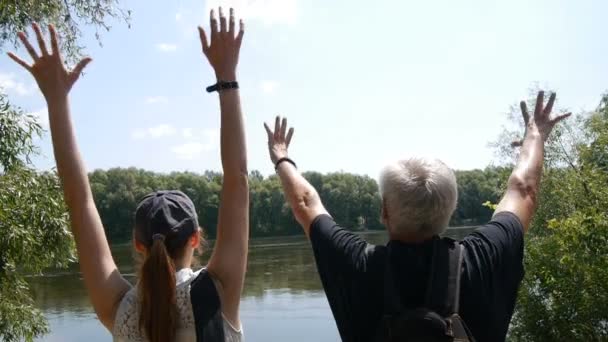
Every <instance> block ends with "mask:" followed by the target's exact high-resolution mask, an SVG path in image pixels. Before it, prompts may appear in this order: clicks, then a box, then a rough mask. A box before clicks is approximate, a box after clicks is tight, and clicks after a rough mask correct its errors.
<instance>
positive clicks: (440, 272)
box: [426, 238, 464, 316]
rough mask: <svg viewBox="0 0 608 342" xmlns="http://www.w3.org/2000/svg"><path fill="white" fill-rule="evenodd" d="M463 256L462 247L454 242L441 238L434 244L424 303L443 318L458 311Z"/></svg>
mask: <svg viewBox="0 0 608 342" xmlns="http://www.w3.org/2000/svg"><path fill="white" fill-rule="evenodd" d="M463 255H464V254H463V247H462V245H461V244H460V243H459V242H458V241H456V240H453V239H450V238H441V239H436V240H435V242H434V245H433V260H432V262H431V269H430V275H429V283H428V286H427V300H426V303H427V307H428V308H430V309H433V310H435V311H436V312H437V313H439V314H441V315H443V316H448V315H451V314H453V313H458V310H459V305H460V303H459V302H460V274H461V268H462V259H463Z"/></svg>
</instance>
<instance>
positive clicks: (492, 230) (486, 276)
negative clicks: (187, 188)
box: [265, 91, 569, 341]
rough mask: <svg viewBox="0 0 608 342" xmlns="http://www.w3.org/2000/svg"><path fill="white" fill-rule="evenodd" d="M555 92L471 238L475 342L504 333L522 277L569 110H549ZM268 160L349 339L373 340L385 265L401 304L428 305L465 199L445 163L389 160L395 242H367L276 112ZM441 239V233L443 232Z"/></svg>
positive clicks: (386, 207)
mask: <svg viewBox="0 0 608 342" xmlns="http://www.w3.org/2000/svg"><path fill="white" fill-rule="evenodd" d="M554 102H555V94H552V95H551V97H550V98H549V101H548V102H547V105H546V106H543V103H544V94H543V92H542V91H541V92H539V93H538V97H537V102H536V108H535V110H534V115H533V116H532V117H530V116H529V115H528V110H527V108H526V105H525V102H521V110H522V114H523V117H524V121H525V123H526V133H525V136H524V140H523V142H522V144H521V145H522V147H521V153H520V156H519V160H518V162H517V165H516V166H515V169H514V170H513V173H512V174H511V176H510V178H509V181H508V185H507V191H506V193H505V194H504V196H503V198H502V200H501V201H500V203H499V204H498V207H497V208H496V211H495V213H494V216H493V218H492V220H491V221H490V222H489V223H487V224H485V225H483V226H481V227H479V228H478V229H476V230H475V231H474V232H473V233H471V234H470V235H468V236H467V237H465V238H464V239H463V240H462V241H461V242H460V244H461V245H462V246H463V247H464V248H463V250H464V252H463V253H464V255H463V261H462V268H461V269H460V271H461V274H460V275H461V281H460V297H459V299H460V306H459V307H460V309H459V310H458V313H459V314H460V316H461V317H462V319H463V320H464V322H465V323H466V325H467V326H468V328H469V329H470V332H471V333H472V335H473V336H474V338H475V339H476V340H477V341H504V340H505V337H506V334H507V330H508V327H509V322H510V320H511V316H512V315H513V309H514V306H515V301H516V298H517V290H518V287H519V284H520V282H521V280H522V278H523V275H524V269H523V263H522V259H523V245H524V239H523V235H524V233H525V232H526V231H527V230H528V227H529V225H530V221H531V219H532V216H533V214H534V210H535V208H536V202H537V194H538V192H539V183H540V177H541V173H542V168H543V153H544V143H545V141H546V140H547V137H548V136H549V134H550V132H551V130H552V129H553V127H554V126H555V124H557V123H558V122H559V121H561V120H563V119H565V118H566V117H568V115H569V114H564V115H560V116H557V117H555V118H551V117H550V113H551V110H552V107H553V104H554ZM265 128H266V131H267V133H268V145H269V150H270V158H271V160H272V162H273V163H274V164H275V167H276V171H277V173H278V175H279V177H280V179H281V182H282V185H283V190H284V192H285V196H286V198H287V200H288V201H289V204H290V206H291V208H292V210H293V213H294V215H295V217H296V219H297V221H298V222H299V223H300V224H301V225H302V228H303V229H304V232H305V233H306V235H307V236H308V237H309V239H310V241H311V243H312V247H313V250H314V254H315V259H316V262H317V268H318V271H319V274H320V276H321V280H322V283H323V287H324V289H325V293H326V294H327V298H328V301H329V304H330V307H331V309H332V312H333V315H334V318H335V320H336V324H337V326H338V330H339V332H340V336H341V337H342V340H343V341H372V340H374V338H375V336H376V332H377V330H378V326H379V324H380V322H381V319H382V317H383V315H384V312H383V311H384V306H383V304H384V297H383V295H384V288H385V287H384V281H385V277H384V274H385V273H384V271H385V268H386V265H389V268H390V270H391V273H392V274H393V278H394V283H395V284H398V289H399V294H400V299H401V304H402V305H403V306H404V307H407V308H417V307H423V306H424V304H425V294H426V290H427V289H426V287H427V281H428V278H429V275H431V274H432V273H433V272H434V271H435V270H433V269H431V261H432V255H433V245H434V242H435V241H437V238H436V236H437V235H438V234H441V233H442V232H444V231H445V229H446V228H447V225H448V222H449V220H450V217H451V216H452V213H453V212H454V209H455V208H456V201H457V186H456V178H455V176H454V173H453V172H452V171H451V170H450V169H449V168H448V167H447V166H446V165H445V164H443V163H442V162H440V161H438V160H427V159H416V158H412V159H408V160H402V161H399V162H396V163H394V164H391V165H389V166H387V167H386V168H385V169H384V170H383V171H382V174H381V177H380V194H381V196H382V221H383V224H384V225H385V226H386V228H387V231H388V234H389V237H390V242H389V243H388V244H387V245H386V246H375V245H371V244H368V243H367V242H366V241H365V240H363V239H362V238H361V237H359V236H358V235H356V234H353V233H351V232H349V231H347V230H345V229H343V228H341V227H340V226H339V225H338V224H337V223H336V222H335V221H334V220H333V219H332V218H331V216H330V214H329V213H328V212H327V210H326V209H325V208H324V207H323V203H321V199H320V198H319V195H318V193H317V191H316V190H315V189H314V188H313V187H312V186H311V185H310V184H309V183H308V182H307V181H306V179H304V177H302V175H300V174H299V173H298V171H297V169H296V165H295V162H293V161H292V160H291V159H289V158H288V154H287V149H288V147H289V143H290V141H291V138H292V136H293V128H291V129H289V132H287V121H286V119H283V120H282V122H281V119H280V118H279V117H277V118H276V122H275V130H274V132H273V131H272V130H270V128H269V127H268V125H266V124H265ZM440 241H442V240H440Z"/></svg>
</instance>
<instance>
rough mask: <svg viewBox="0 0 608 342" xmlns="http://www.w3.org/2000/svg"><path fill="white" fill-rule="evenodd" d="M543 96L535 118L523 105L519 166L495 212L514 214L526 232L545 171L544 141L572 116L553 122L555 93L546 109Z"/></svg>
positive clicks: (562, 116)
mask: <svg viewBox="0 0 608 342" xmlns="http://www.w3.org/2000/svg"><path fill="white" fill-rule="evenodd" d="M544 97H545V96H544V92H542V91H539V92H538V97H537V98H536V108H535V109H534V116H533V117H532V118H530V115H529V114H528V109H527V107H526V102H524V101H522V102H521V103H520V105H521V113H522V116H523V118H524V122H525V124H526V133H525V135H524V140H523V144H522V147H521V152H520V154H519V159H518V161H517V165H515V168H514V169H513V173H512V174H511V176H510V177H509V181H508V183H507V191H506V193H505V195H504V197H503V198H502V200H501V201H500V203H498V207H497V208H496V211H495V212H494V214H495V215H496V214H497V213H499V212H502V211H509V212H512V213H514V214H515V215H516V216H517V217H518V218H519V220H520V221H521V223H522V225H523V227H524V232H526V231H527V230H528V227H529V225H530V222H531V221H532V216H533V215H534V211H535V210H536V204H537V195H538V191H539V185H540V178H541V175H542V171H543V160H544V151H545V141H547V138H548V137H549V134H550V133H551V130H552V129H553V127H555V124H557V123H558V122H560V121H561V120H563V119H565V118H567V117H568V116H570V113H567V114H563V115H559V116H557V117H555V118H553V119H552V118H551V110H552V109H553V103H554V102H555V93H553V94H551V96H550V97H549V101H548V102H547V105H546V106H543V103H544Z"/></svg>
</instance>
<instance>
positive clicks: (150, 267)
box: [138, 239, 178, 342]
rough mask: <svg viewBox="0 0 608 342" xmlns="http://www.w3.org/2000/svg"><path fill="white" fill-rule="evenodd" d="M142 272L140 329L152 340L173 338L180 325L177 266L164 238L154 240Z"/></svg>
mask: <svg viewBox="0 0 608 342" xmlns="http://www.w3.org/2000/svg"><path fill="white" fill-rule="evenodd" d="M148 252H149V254H148V255H147V257H146V259H145V260H144V262H143V265H142V266H141V268H140V274H139V289H138V290H139V291H138V292H139V296H140V311H139V329H140V331H143V332H144V333H145V335H146V337H147V338H148V340H149V341H150V342H165V341H173V340H174V338H175V330H176V328H177V320H178V315H177V298H176V293H175V265H174V263H173V259H172V258H171V255H170V254H169V251H167V247H166V246H165V242H164V239H154V240H153V243H152V248H150V249H149V251H148Z"/></svg>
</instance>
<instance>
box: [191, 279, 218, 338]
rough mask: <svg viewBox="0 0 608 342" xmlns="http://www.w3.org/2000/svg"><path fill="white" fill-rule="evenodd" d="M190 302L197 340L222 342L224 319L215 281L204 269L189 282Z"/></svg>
mask: <svg viewBox="0 0 608 342" xmlns="http://www.w3.org/2000/svg"><path fill="white" fill-rule="evenodd" d="M190 302H191V304H192V313H193V314H194V325H195V330H196V341H197V342H216V341H217V342H220V341H221V342H223V341H224V319H223V317H222V307H221V303H220V296H219V294H218V292H217V288H216V287H215V282H214V281H213V279H212V278H211V275H210V274H209V272H207V270H206V269H203V270H201V272H200V273H199V274H198V276H197V277H196V278H195V279H194V280H193V281H192V283H191V284H190Z"/></svg>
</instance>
